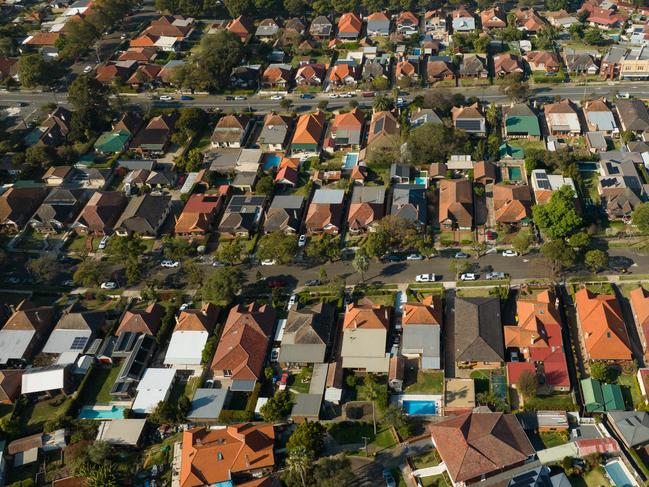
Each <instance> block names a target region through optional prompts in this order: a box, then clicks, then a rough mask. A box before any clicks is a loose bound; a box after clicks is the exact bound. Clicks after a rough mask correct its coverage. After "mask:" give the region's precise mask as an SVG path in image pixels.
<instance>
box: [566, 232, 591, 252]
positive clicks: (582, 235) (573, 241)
mask: <svg viewBox="0 0 649 487" xmlns="http://www.w3.org/2000/svg"><path fill="white" fill-rule="evenodd" d="M568 245H570V246H571V247H572V248H574V249H583V248H585V247H588V246H589V245H590V235H588V234H587V233H586V232H579V233H575V234H574V235H570V237H568Z"/></svg>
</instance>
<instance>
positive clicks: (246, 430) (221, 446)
mask: <svg viewBox="0 0 649 487" xmlns="http://www.w3.org/2000/svg"><path fill="white" fill-rule="evenodd" d="M274 446H275V430H274V428H273V425H272V424H268V423H260V424H251V423H248V424H245V423H243V424H234V425H230V426H227V427H225V428H219V429H208V428H205V427H202V428H192V429H188V430H186V431H184V432H183V439H182V448H181V452H182V455H181V465H180V475H179V477H180V478H179V484H178V485H179V486H180V487H201V486H203V485H227V484H228V483H229V484H232V485H234V482H235V481H236V483H237V485H244V484H248V485H250V486H251V487H252V486H253V485H255V486H259V487H263V486H265V485H270V484H266V483H265V482H264V480H263V476H264V475H266V474H268V473H270V472H271V471H272V470H273V468H274V466H275V455H274V451H273V449H274Z"/></svg>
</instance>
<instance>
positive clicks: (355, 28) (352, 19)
mask: <svg viewBox="0 0 649 487" xmlns="http://www.w3.org/2000/svg"><path fill="white" fill-rule="evenodd" d="M362 27H363V21H362V20H361V18H360V17H359V16H358V14H355V13H354V12H347V13H344V14H342V15H341V16H340V19H339V20H338V32H339V33H345V34H360V32H361V28H362Z"/></svg>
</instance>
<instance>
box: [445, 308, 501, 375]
mask: <svg viewBox="0 0 649 487" xmlns="http://www.w3.org/2000/svg"><path fill="white" fill-rule="evenodd" d="M455 322H456V323H463V325H464V326H462V327H456V328H455V349H456V352H455V362H456V363H458V364H460V365H464V364H477V366H479V367H480V368H494V367H500V365H501V364H502V362H504V360H505V349H504V346H503V327H502V324H501V322H500V300H499V299H498V298H457V297H456V298H455Z"/></svg>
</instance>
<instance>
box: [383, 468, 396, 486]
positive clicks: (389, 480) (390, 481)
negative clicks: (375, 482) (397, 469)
mask: <svg viewBox="0 0 649 487" xmlns="http://www.w3.org/2000/svg"><path fill="white" fill-rule="evenodd" d="M383 480H385V485H386V487H397V481H396V480H394V475H392V472H390V470H388V469H387V468H386V469H385V470H383Z"/></svg>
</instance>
